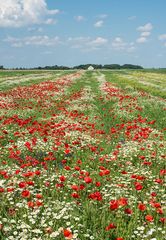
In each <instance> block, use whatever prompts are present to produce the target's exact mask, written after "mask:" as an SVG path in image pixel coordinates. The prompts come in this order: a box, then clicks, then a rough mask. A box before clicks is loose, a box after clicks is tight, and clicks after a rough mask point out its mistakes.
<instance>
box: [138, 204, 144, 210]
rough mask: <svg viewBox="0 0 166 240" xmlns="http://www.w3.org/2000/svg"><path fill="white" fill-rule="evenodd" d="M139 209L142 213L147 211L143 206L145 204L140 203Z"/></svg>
mask: <svg viewBox="0 0 166 240" xmlns="http://www.w3.org/2000/svg"><path fill="white" fill-rule="evenodd" d="M138 208H139V210H140V211H145V210H146V205H145V204H143V203H139V204H138Z"/></svg>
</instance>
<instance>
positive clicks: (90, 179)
mask: <svg viewBox="0 0 166 240" xmlns="http://www.w3.org/2000/svg"><path fill="white" fill-rule="evenodd" d="M84 181H85V182H86V183H91V182H92V178H90V177H85V178H84Z"/></svg>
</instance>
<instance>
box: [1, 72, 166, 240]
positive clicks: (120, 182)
mask: <svg viewBox="0 0 166 240" xmlns="http://www.w3.org/2000/svg"><path fill="white" fill-rule="evenodd" d="M165 123H166V72H165V73H164V72H157V71H156V72H155V71H150V70H149V71H143V70H137V71H136V70H119V71H108V70H107V71H106V70H102V71H97V70H96V71H1V72H0V161H1V163H0V239H2V240H51V239H57V240H65V239H73V240H74V239H75V240H164V239H166V238H165V236H166V231H165V228H164V224H165V222H166V218H165V209H166V201H165V199H166V194H165V182H164V180H165V175H166V168H165V159H166V134H165V131H166V125H165Z"/></svg>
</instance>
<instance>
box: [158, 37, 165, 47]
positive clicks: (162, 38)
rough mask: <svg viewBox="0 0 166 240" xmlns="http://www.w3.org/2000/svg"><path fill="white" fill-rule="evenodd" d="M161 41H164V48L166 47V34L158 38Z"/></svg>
mask: <svg viewBox="0 0 166 240" xmlns="http://www.w3.org/2000/svg"><path fill="white" fill-rule="evenodd" d="M158 39H159V40H160V41H164V47H166V34H161V35H159V36H158Z"/></svg>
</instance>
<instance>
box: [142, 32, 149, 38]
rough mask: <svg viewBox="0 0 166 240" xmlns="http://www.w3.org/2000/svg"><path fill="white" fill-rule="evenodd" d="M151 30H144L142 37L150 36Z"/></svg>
mask: <svg viewBox="0 0 166 240" xmlns="http://www.w3.org/2000/svg"><path fill="white" fill-rule="evenodd" d="M150 34H151V32H142V33H141V37H149V36H150Z"/></svg>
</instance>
